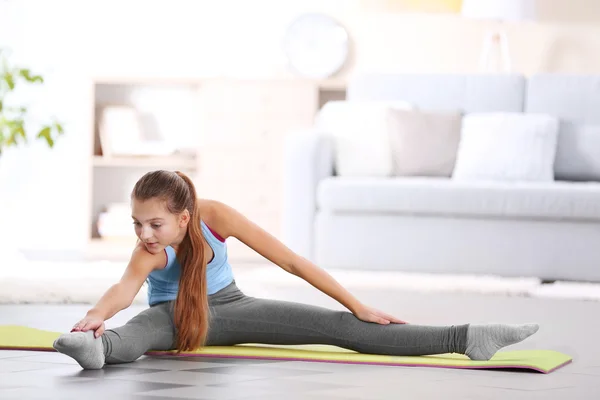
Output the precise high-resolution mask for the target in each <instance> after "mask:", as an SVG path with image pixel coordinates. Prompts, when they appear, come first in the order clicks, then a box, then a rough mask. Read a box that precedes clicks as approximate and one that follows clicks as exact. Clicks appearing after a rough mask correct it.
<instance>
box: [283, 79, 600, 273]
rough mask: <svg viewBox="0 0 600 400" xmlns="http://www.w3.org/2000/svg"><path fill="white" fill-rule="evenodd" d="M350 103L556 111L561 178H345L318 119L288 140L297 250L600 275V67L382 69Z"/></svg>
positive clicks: (371, 259) (287, 225)
mask: <svg viewBox="0 0 600 400" xmlns="http://www.w3.org/2000/svg"><path fill="white" fill-rule="evenodd" d="M347 100H348V101H388V102H408V103H410V104H413V105H414V106H415V107H416V108H418V109H422V110H439V111H444V110H460V111H461V112H463V113H464V115H469V114H470V113H481V112H510V113H545V114H550V115H553V116H556V117H557V118H558V119H559V121H560V129H559V133H558V139H557V141H558V143H557V145H556V155H555V160H554V164H553V172H554V176H553V179H552V181H544V182H510V181H457V180H455V179H453V178H452V177H432V176H404V177H403V176H355V177H353V176H338V174H337V173H336V165H335V161H334V160H335V159H336V157H335V155H336V153H335V152H336V145H335V141H334V140H333V139H332V136H331V134H330V132H327V131H326V130H323V129H322V128H321V127H320V126H319V125H317V124H316V125H315V127H314V129H313V130H311V131H310V132H297V133H294V134H290V135H289V136H288V137H287V141H286V154H285V171H284V174H285V180H284V182H285V183H284V193H283V196H284V212H283V240H284V242H285V243H286V244H287V245H288V246H289V247H290V248H291V249H292V250H294V251H296V252H297V253H299V254H301V255H302V256H304V257H306V258H308V259H310V260H312V261H314V262H315V263H317V264H318V265H320V266H322V267H324V268H347V269H362V270H364V269H373V270H397V271H407V272H434V273H452V274H461V273H464V274H493V275H500V276H535V277H539V278H541V279H544V280H559V279H560V280H584V281H600V184H599V183H597V182H596V181H600V76H576V75H558V74H540V75H535V76H531V77H527V78H526V77H524V76H520V75H429V74H387V75H386V74H371V75H361V76H357V77H355V78H353V79H352V81H351V82H350V83H349V86H348V92H347ZM356 157H361V154H357V155H356Z"/></svg>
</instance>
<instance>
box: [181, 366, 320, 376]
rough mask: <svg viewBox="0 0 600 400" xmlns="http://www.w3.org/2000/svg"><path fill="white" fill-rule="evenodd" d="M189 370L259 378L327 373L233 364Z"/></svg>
mask: <svg viewBox="0 0 600 400" xmlns="http://www.w3.org/2000/svg"><path fill="white" fill-rule="evenodd" d="M189 371H196V372H210V373H213V374H228V375H237V374H240V375H252V376H258V377H261V378H274V377H281V376H304V375H320V374H328V373H327V372H323V371H310V370H302V369H288V368H285V367H284V366H279V367H278V368H264V367H262V366H261V365H233V366H227V367H212V368H202V369H195V370H189Z"/></svg>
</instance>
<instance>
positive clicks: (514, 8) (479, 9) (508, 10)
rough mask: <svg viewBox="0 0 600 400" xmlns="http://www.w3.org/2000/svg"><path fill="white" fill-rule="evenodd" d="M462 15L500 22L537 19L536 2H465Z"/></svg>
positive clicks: (531, 0)
mask: <svg viewBox="0 0 600 400" xmlns="http://www.w3.org/2000/svg"><path fill="white" fill-rule="evenodd" d="M461 14H462V15H463V16H464V17H467V18H475V19H493V20H498V21H525V20H533V19H535V0H463V3H462V8H461Z"/></svg>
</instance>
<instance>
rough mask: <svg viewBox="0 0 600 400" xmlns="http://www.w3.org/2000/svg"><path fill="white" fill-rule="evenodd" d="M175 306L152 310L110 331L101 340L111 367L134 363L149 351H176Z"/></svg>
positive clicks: (172, 303) (163, 305)
mask: <svg viewBox="0 0 600 400" xmlns="http://www.w3.org/2000/svg"><path fill="white" fill-rule="evenodd" d="M174 304H175V303H174V302H172V301H170V302H166V303H161V304H158V305H156V306H153V307H150V308H148V309H146V310H144V311H142V312H141V313H139V314H138V315H136V316H135V317H133V318H132V319H130V320H129V321H127V323H126V324H125V325H123V326H120V327H118V328H115V329H107V330H106V331H105V332H104V334H103V335H102V336H101V338H102V345H103V347H104V357H105V359H106V363H107V364H119V363H126V362H132V361H135V360H137V359H138V358H139V357H141V356H142V355H143V354H144V353H145V352H146V351H148V350H172V349H174V347H175V324H174V322H173V306H174Z"/></svg>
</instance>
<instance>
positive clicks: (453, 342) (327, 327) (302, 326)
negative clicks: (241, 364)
mask: <svg viewBox="0 0 600 400" xmlns="http://www.w3.org/2000/svg"><path fill="white" fill-rule="evenodd" d="M211 297H212V298H211V315H212V317H211V325H210V329H209V335H208V341H207V345H209V346H215V345H220V346H228V345H234V344H240V343H264V344H280V345H286V344H288V345H293V344H326V345H334V346H338V347H343V348H347V349H350V350H354V351H357V352H360V353H370V354H386V355H399V356H400V355H402V356H416V355H427V354H442V353H452V352H456V353H461V354H464V353H465V351H466V347H467V330H468V325H461V326H445V327H442V326H420V325H410V324H406V325H401V324H389V325H379V324H375V323H368V322H364V321H361V320H359V319H358V318H356V317H355V316H354V315H353V314H352V313H350V312H345V311H333V310H329V309H326V308H322V307H315V306H309V305H305V304H299V303H293V302H286V301H275V300H265V299H257V298H252V297H248V296H245V295H244V294H243V293H242V292H240V291H239V290H238V289H237V287H235V285H234V284H232V285H230V286H229V287H227V288H225V289H223V290H222V291H221V292H219V293H217V294H215V295H213V296H211Z"/></svg>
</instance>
